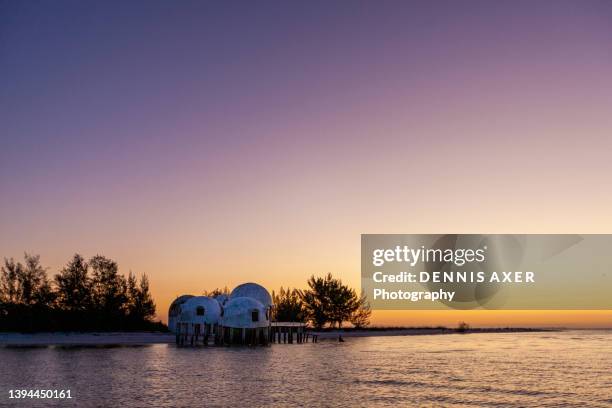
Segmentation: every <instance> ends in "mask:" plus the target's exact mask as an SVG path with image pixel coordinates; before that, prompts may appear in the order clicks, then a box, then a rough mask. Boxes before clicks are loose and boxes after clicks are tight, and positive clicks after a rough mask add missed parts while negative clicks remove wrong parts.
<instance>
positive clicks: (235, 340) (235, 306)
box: [221, 296, 270, 345]
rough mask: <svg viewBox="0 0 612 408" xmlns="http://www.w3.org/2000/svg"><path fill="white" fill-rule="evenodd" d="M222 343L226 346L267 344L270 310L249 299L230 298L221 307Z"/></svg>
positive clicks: (255, 300) (257, 301)
mask: <svg viewBox="0 0 612 408" xmlns="http://www.w3.org/2000/svg"><path fill="white" fill-rule="evenodd" d="M221 325H222V326H223V330H222V332H221V336H222V341H223V342H224V343H227V344H250V345H257V344H267V343H268V341H269V335H270V308H269V307H266V306H264V305H263V304H261V302H260V301H259V300H257V299H254V298H250V297H234V296H231V297H230V300H228V301H227V303H226V304H225V306H224V307H223V317H222V318H221Z"/></svg>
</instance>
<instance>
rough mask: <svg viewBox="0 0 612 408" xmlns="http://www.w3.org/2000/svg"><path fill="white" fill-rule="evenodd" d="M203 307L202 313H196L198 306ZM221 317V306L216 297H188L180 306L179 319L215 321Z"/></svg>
mask: <svg viewBox="0 0 612 408" xmlns="http://www.w3.org/2000/svg"><path fill="white" fill-rule="evenodd" d="M200 307H201V308H203V309H204V314H203V315H198V314H197V312H198V308H200ZM220 317H221V306H220V305H219V302H217V300H216V299H213V298H211V297H208V296H194V297H191V298H190V299H188V300H187V301H186V302H185V303H184V304H183V305H182V307H181V317H180V320H181V321H185V320H187V321H200V320H201V321H203V322H205V323H217V322H218V321H219V318H220Z"/></svg>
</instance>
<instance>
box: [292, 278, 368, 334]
mask: <svg viewBox="0 0 612 408" xmlns="http://www.w3.org/2000/svg"><path fill="white" fill-rule="evenodd" d="M308 287H309V289H308V290H306V291H304V293H303V295H302V301H303V302H304V308H305V310H306V315H307V317H308V320H309V321H310V322H311V323H312V324H313V325H314V326H315V327H316V328H317V329H320V328H322V327H323V326H324V325H325V324H327V323H331V325H332V326H334V325H337V326H338V328H342V323H343V322H345V321H348V320H350V317H351V315H352V314H353V313H354V312H355V311H356V310H357V309H358V307H359V298H358V297H357V294H356V293H355V291H354V290H353V289H351V288H349V287H348V286H346V285H344V284H342V281H341V280H340V279H336V278H334V277H333V276H332V274H331V273H328V274H327V275H326V276H325V277H322V278H321V277H319V278H315V277H314V275H313V276H311V277H310V279H308Z"/></svg>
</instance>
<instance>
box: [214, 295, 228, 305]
mask: <svg viewBox="0 0 612 408" xmlns="http://www.w3.org/2000/svg"><path fill="white" fill-rule="evenodd" d="M213 298H214V299H216V300H217V302H219V304H220V305H221V306H223V305H224V304H225V302H227V301H228V299H229V296H227V295H217V296H213Z"/></svg>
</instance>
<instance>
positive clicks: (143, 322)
mask: <svg viewBox="0 0 612 408" xmlns="http://www.w3.org/2000/svg"><path fill="white" fill-rule="evenodd" d="M90 272H91V273H90ZM53 283H54V287H52V286H51V284H50V283H49V281H48V279H47V274H46V270H45V268H43V267H42V266H41V264H40V258H39V257H38V256H31V255H28V254H26V255H25V258H24V263H23V264H22V263H20V262H15V261H14V260H13V259H12V258H10V259H6V258H5V259H4V265H2V268H1V270H0V331H58V330H59V331H66V330H80V331H105V330H167V328H166V327H165V326H164V325H163V324H162V323H161V322H153V321H152V320H153V317H154V316H155V303H154V302H153V298H152V297H151V293H150V289H149V280H148V279H147V277H146V275H143V276H142V277H141V279H140V282H138V280H137V279H136V277H135V276H134V275H133V274H132V273H130V275H129V277H128V279H127V280H126V279H125V278H124V277H123V276H122V275H120V274H119V273H118V267H117V263H116V262H115V261H113V260H111V259H108V258H105V257H104V256H101V255H96V256H94V257H93V258H91V260H90V262H89V263H87V262H85V260H84V259H83V257H82V256H80V255H79V254H75V255H74V256H73V258H72V259H71V260H70V262H68V264H67V265H66V266H65V267H64V268H63V269H62V270H61V271H60V272H59V273H58V274H56V275H55V277H54V282H53Z"/></svg>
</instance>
